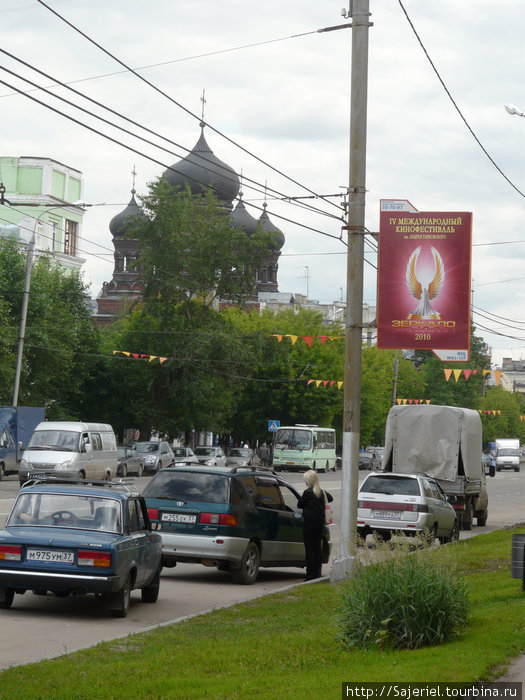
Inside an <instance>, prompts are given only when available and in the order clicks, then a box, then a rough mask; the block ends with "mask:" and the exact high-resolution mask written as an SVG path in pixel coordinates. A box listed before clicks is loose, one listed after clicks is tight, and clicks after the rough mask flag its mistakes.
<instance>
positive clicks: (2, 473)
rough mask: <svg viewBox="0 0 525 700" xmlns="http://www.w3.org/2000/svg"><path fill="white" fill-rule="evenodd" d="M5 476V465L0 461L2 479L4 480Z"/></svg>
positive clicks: (0, 478)
mask: <svg viewBox="0 0 525 700" xmlns="http://www.w3.org/2000/svg"><path fill="white" fill-rule="evenodd" d="M4 476H5V467H4V465H3V464H2V463H0V481H2V479H3V478H4Z"/></svg>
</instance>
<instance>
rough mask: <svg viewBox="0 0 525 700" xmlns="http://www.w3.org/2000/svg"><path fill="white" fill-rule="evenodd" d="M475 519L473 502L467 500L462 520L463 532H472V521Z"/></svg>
mask: <svg viewBox="0 0 525 700" xmlns="http://www.w3.org/2000/svg"><path fill="white" fill-rule="evenodd" d="M473 519H474V511H473V510H472V501H471V500H470V498H469V499H467V502H466V503H465V510H464V512H463V518H462V519H461V529H462V530H472V521H473Z"/></svg>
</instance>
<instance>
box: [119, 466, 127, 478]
mask: <svg viewBox="0 0 525 700" xmlns="http://www.w3.org/2000/svg"><path fill="white" fill-rule="evenodd" d="M127 475H128V465H127V464H121V465H120V476H127Z"/></svg>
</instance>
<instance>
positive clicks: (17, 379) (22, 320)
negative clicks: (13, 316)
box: [12, 201, 87, 408]
mask: <svg viewBox="0 0 525 700" xmlns="http://www.w3.org/2000/svg"><path fill="white" fill-rule="evenodd" d="M44 206H46V207H47V208H46V209H45V210H44V211H43V212H41V213H40V214H39V215H38V216H37V217H36V219H35V224H34V226H33V234H32V236H31V241H30V242H29V246H28V249H27V258H26V276H25V281H24V292H23V295H22V313H21V316H20V332H19V335H18V351H17V356H16V369H15V382H14V386H13V401H12V404H13V408H16V407H17V405H18V392H19V389H20V374H21V372H22V358H23V355H24V340H25V334H26V322H27V305H28V303H29V288H30V286H31V270H32V268H33V257H34V253H35V243H36V227H37V226H38V223H39V221H40V219H41V217H42V216H44V214H47V213H48V212H50V211H53V209H63V208H64V207H67V206H73V207H84V206H87V205H86V204H85V202H82V201H77V202H71V203H70V202H62V203H61V204H53V205H52V206H48V205H44Z"/></svg>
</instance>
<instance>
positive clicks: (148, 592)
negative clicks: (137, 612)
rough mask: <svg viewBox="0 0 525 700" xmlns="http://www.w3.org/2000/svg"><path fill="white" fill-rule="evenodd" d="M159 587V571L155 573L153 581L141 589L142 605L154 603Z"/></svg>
mask: <svg viewBox="0 0 525 700" xmlns="http://www.w3.org/2000/svg"><path fill="white" fill-rule="evenodd" d="M159 586H160V569H159V570H158V571H157V573H156V574H155V576H154V577H153V580H152V581H151V583H150V584H149V585H147V586H146V587H145V588H141V591H140V593H141V596H142V602H143V603H156V602H157V598H158V597H159Z"/></svg>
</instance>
